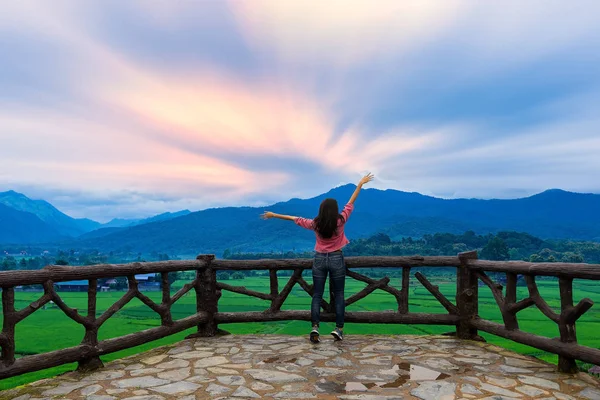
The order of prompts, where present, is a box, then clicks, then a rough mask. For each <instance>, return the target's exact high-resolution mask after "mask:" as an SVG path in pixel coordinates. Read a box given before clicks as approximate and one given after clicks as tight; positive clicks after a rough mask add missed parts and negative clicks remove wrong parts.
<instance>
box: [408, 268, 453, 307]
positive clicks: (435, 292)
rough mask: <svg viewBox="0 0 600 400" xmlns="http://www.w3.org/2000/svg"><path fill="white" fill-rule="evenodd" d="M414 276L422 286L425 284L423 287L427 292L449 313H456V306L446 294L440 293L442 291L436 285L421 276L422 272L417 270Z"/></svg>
mask: <svg viewBox="0 0 600 400" xmlns="http://www.w3.org/2000/svg"><path fill="white" fill-rule="evenodd" d="M415 276H416V277H417V280H418V281H419V282H421V284H422V285H423V286H425V289H427V290H428V291H429V293H431V294H432V295H433V297H435V298H436V300H437V301H439V302H440V304H441V305H442V306H443V307H444V308H445V309H446V311H448V312H449V313H450V314H454V315H458V313H459V312H458V308H457V307H456V306H455V305H454V304H452V303H451V302H450V300H448V299H447V298H446V296H444V295H443V294H442V292H440V290H439V288H438V287H437V286H434V285H432V284H431V282H429V281H428V280H427V278H425V276H423V274H422V273H420V272H417V273H416V274H415Z"/></svg>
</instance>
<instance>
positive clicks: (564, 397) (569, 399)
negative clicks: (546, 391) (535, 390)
mask: <svg viewBox="0 0 600 400" xmlns="http://www.w3.org/2000/svg"><path fill="white" fill-rule="evenodd" d="M552 394H553V395H554V397H556V398H557V399H558V400H576V399H575V397H573V396H569V395H568V394H564V393H561V392H554V393H552Z"/></svg>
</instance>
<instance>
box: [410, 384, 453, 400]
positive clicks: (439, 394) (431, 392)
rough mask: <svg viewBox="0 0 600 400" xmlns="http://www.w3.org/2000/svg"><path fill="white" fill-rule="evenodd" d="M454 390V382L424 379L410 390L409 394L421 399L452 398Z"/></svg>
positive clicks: (445, 399)
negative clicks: (424, 380)
mask: <svg viewBox="0 0 600 400" xmlns="http://www.w3.org/2000/svg"><path fill="white" fill-rule="evenodd" d="M455 392H456V384H455V383H452V382H437V381H426V382H423V383H421V384H420V385H419V387H417V388H416V389H413V390H411V391H410V394H411V395H413V396H415V397H417V398H419V399H422V400H454V399H455V397H456V395H455Z"/></svg>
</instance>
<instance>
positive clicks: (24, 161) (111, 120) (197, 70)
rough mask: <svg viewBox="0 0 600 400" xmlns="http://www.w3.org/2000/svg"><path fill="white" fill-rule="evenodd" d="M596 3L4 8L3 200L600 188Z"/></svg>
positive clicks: (145, 208) (105, 213)
mask: <svg viewBox="0 0 600 400" xmlns="http://www.w3.org/2000/svg"><path fill="white" fill-rule="evenodd" d="M598 15H600V2H598V1H596V0H589V1H588V0H582V1H578V2H565V1H554V0H531V1H527V2H523V1H517V0H503V1H501V2H500V1H489V2H488V1H470V0H469V1H456V0H445V1H437V0H435V1H429V0H418V1H416V0H415V1H396V0H392V1H388V0H380V1H378V2H373V1H369V0H364V1H363V0H343V1H340V0H329V1H327V2H322V1H316V0H314V1H313V0H309V1H300V0H286V1H278V0H271V1H269V0H252V1H242V0H237V1H221V0H219V1H217V0H215V1H208V0H206V1H176V2H174V1H170V0H164V1H161V0H137V1H136V0H128V1H126V2H124V1H121V0H87V1H78V0H73V1H64V0H53V1H43V0H38V1H27V0H20V1H18V2H17V1H15V2H5V3H4V4H3V11H2V13H1V14H0V141H1V145H0V191H3V190H11V189H12V190H16V191H18V192H22V193H24V194H26V195H27V196H29V197H31V198H35V199H44V200H47V201H49V202H51V203H52V204H54V205H55V206H57V207H58V208H59V209H61V210H62V211H64V212H66V213H68V214H69V215H71V216H74V217H88V218H93V219H96V220H99V221H107V220H109V219H111V218H114V217H122V218H138V217H145V216H150V215H154V214H158V213H162V212H165V211H177V210H181V209H186V208H187V209H190V210H199V209H204V208H209V207H220V206H230V205H233V206H239V205H250V206H262V205H266V204H272V203H274V202H277V201H285V200H287V199H289V198H292V197H300V198H308V197H313V196H316V195H318V194H320V193H323V192H326V191H328V190H329V189H331V188H332V187H335V186H338V185H341V184H346V183H355V182H357V181H358V180H359V179H360V177H361V176H362V175H363V174H365V173H366V172H372V173H374V174H375V176H376V180H375V181H374V182H373V183H372V185H371V187H375V188H379V189H388V188H391V189H398V190H404V191H411V192H412V191H415V192H420V193H423V194H427V195H433V196H437V197H443V198H460V197H477V198H515V197H524V196H528V195H531V194H535V193H538V192H541V191H543V190H546V189H549V188H561V189H565V190H570V191H576V192H592V193H600V180H599V179H598V177H599V172H600V157H599V156H598V154H599V153H600V113H599V112H598V107H599V106H598V104H600V68H598V65H600V28H598V23H597V16H598Z"/></svg>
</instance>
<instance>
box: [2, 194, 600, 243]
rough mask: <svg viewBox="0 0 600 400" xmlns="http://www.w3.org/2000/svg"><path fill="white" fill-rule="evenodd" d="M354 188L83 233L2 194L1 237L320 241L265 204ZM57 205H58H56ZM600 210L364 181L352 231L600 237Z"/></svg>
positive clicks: (295, 210)
mask: <svg viewBox="0 0 600 400" xmlns="http://www.w3.org/2000/svg"><path fill="white" fill-rule="evenodd" d="M354 189H355V186H354V185H344V186H340V187H337V188H335V189H332V190H331V191H329V192H327V193H323V194H321V195H319V196H316V197H313V198H309V199H291V200H288V201H285V202H281V203H276V204H273V205H271V206H268V207H263V208H256V207H224V208H213V209H207V210H202V211H197V212H189V211H187V210H184V211H182V212H180V213H166V214H161V215H162V217H161V216H156V217H154V218H153V219H152V218H151V219H148V220H145V221H144V222H142V221H135V222H132V221H129V225H128V226H117V227H115V226H112V227H111V226H104V227H102V226H100V227H99V229H96V230H93V231H87V232H85V233H83V234H80V235H78V236H77V237H75V236H74V235H67V234H65V231H64V230H59V229H58V227H57V226H55V225H53V224H50V223H49V222H46V221H48V220H50V219H49V218H47V220H46V221H44V220H42V218H41V217H39V216H37V214H35V215H33V213H31V212H30V213H27V212H24V211H23V210H17V209H16V208H12V210H13V212H12V213H11V212H9V210H10V206H8V207H7V206H6V203H5V202H3V201H1V200H0V204H1V203H4V205H5V206H4V207H1V208H0V221H1V222H2V224H1V226H0V242H3V243H9V242H10V243H34V242H46V243H48V242H59V243H60V246H61V247H62V246H65V247H66V246H70V247H75V248H95V249H98V250H102V251H110V250H116V251H118V250H126V251H136V252H150V251H157V252H167V253H169V254H186V255H189V254H195V253H201V252H204V253H216V254H220V253H221V252H223V251H224V250H225V249H230V250H232V251H236V250H239V251H270V250H274V251H286V250H293V249H295V250H305V249H311V248H312V247H313V245H314V234H313V233H312V232H310V231H307V230H304V229H301V228H299V227H297V226H295V225H294V224H293V223H290V222H288V221H282V220H275V219H273V220H268V221H263V220H261V219H260V218H259V215H260V213H261V212H262V211H263V210H265V209H267V210H270V211H274V212H277V213H282V214H289V215H298V216H304V217H314V216H315V215H316V213H317V211H318V207H319V204H320V202H321V201H322V200H323V199H324V198H326V197H333V198H335V199H337V200H338V203H339V204H340V207H342V206H343V205H344V204H345V202H346V201H347V200H348V198H349V197H350V195H351V194H352V192H353V190H354ZM9 193H10V192H9ZM13 193H14V192H13ZM21 196H22V195H21ZM2 198H3V197H2V195H1V194H0V199H2ZM43 203H45V202H43ZM45 204H47V205H48V206H50V205H49V204H48V203H45ZM50 207H52V206H50ZM22 208H24V207H22ZM44 209H46V208H44ZM52 209H54V210H56V209H55V208H54V207H52ZM599 210H600V195H596V194H581V193H572V192H566V191H563V190H558V189H553V190H548V191H545V192H542V193H540V194H537V195H534V196H530V197H526V198H520V199H510V200H479V199H452V200H447V199H440V198H435V197H431V196H424V195H421V194H419V193H408V192H402V191H398V190H378V189H365V190H363V191H362V192H361V194H360V196H359V198H358V200H357V202H356V209H355V211H354V213H353V214H352V216H351V217H350V220H349V223H348V225H347V227H346V233H347V235H348V237H349V238H350V239H352V238H358V237H367V236H370V235H373V234H375V233H378V232H383V233H386V234H387V235H389V236H390V237H391V238H393V239H398V238H400V237H406V236H412V237H421V236H423V235H425V234H432V233H438V232H448V233H463V232H465V231H467V230H473V231H475V232H476V233H480V234H483V233H488V232H498V231H503V230H514V231H521V232H527V233H530V234H532V235H535V236H538V237H540V238H544V239H553V238H555V239H575V240H593V241H600V212H598V211H599ZM56 211H58V210H56ZM7 214H10V215H8V216H7ZM27 214H29V216H27ZM61 214H62V213H61ZM63 215H64V214H63ZM31 216H33V217H35V219H34V218H31ZM65 217H67V216H65ZM67 218H70V217H67ZM71 220H73V221H82V220H74V219H72V218H71V219H70V220H65V219H64V218H62V217H61V218H58V217H56V218H55V219H54V220H51V222H52V221H53V222H54V223H57V221H58V222H61V223H64V221H71ZM88 221H89V220H88ZM40 223H41V224H40ZM71 223H73V222H71ZM74 223H77V222H74ZM86 223H87V224H88V225H92V224H90V223H89V222H86ZM11 224H17V225H19V227H18V229H16V228H14V227H13V228H11V227H10V226H11ZM43 224H45V225H43ZM79 224H85V223H82V222H79ZM60 226H62V225H60ZM77 226H80V227H81V225H77ZM29 227H30V228H29ZM63 228H64V227H63ZM80 229H83V228H80ZM27 232H35V235H33V236H31V235H30V236H27V235H26V233H27ZM11 235H12V236H11ZM25 239H26V240H27V241H24V240H25Z"/></svg>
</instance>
